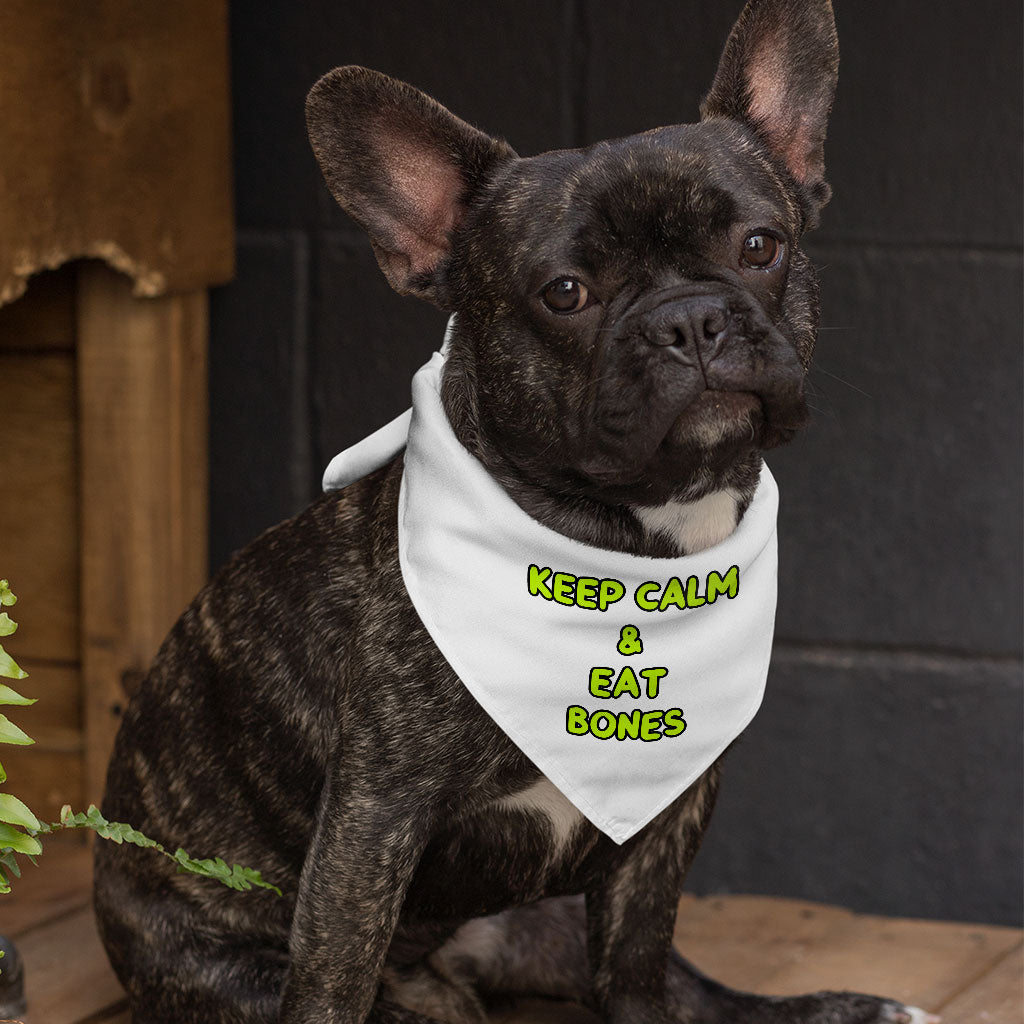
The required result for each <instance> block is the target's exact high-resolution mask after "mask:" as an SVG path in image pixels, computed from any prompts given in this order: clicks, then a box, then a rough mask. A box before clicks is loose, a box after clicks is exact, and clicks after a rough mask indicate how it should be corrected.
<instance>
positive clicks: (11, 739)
mask: <svg viewBox="0 0 1024 1024" xmlns="http://www.w3.org/2000/svg"><path fill="white" fill-rule="evenodd" d="M0 743H14V744H16V745H17V746H19V747H27V746H28V745H29V744H30V743H35V740H34V739H32V737H31V736H29V735H27V734H26V733H24V732H22V731H21V729H19V728H18V727H17V726H16V725H15V724H14V723H13V722H12V721H11V720H10V719H9V718H8V717H7V716H6V715H0Z"/></svg>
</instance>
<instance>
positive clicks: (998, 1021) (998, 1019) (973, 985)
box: [939, 943, 1024, 1024]
mask: <svg viewBox="0 0 1024 1024" xmlns="http://www.w3.org/2000/svg"><path fill="white" fill-rule="evenodd" d="M939 1009H940V1010H941V1013H942V1018H943V1020H945V1021H948V1022H949V1024H1021V1021H1024V946H1021V945H1020V944H1019V943H1018V944H1017V945H1016V946H1015V947H1014V948H1013V949H1012V950H1010V952H1008V953H1007V954H1006V955H1005V956H1004V957H1003V958H1002V959H1001V960H999V961H998V962H997V963H996V964H994V965H993V966H992V967H990V968H989V969H988V970H986V971H985V972H984V973H982V974H981V975H980V976H979V977H977V978H974V979H971V981H970V983H969V984H967V985H965V986H964V988H963V989H962V990H961V991H960V992H958V993H957V995H956V996H955V997H954V998H953V999H950V1000H949V1001H948V1002H947V1003H945V1004H943V1005H942V1006H941V1007H940V1008H939Z"/></svg>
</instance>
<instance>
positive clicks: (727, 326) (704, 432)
mask: <svg viewBox="0 0 1024 1024" xmlns="http://www.w3.org/2000/svg"><path fill="white" fill-rule="evenodd" d="M837 66H838V50H837V45H836V39H835V26H834V21H833V17H832V10H831V4H830V0H750V2H749V3H748V4H747V7H746V8H745V9H744V11H743V13H742V14H741V16H740V18H739V21H738V22H737V23H736V26H735V27H734V29H733V31H732V34H731V35H730V37H729V40H728V42H727V44H726V47H725V51H724V53H723V55H722V58H721V62H720V65H719V68H718V72H717V74H716V76H715V79H714V82H713V83H712V86H711V89H710V91H709V93H708V95H707V96H706V98H705V100H704V102H703V104H702V106H701V120H700V122H699V123H697V124H682V125H673V126H670V127H664V128H656V129H653V130H651V131H647V132H643V133H642V134H639V135H632V136H629V137H628V138H623V139H615V140H611V141H607V142H600V143H597V144H596V145H593V146H589V147H587V148H585V149H578V150H559V151H555V152H550V153H543V154H541V155H539V156H534V157H519V156H517V155H516V153H515V152H513V150H512V149H511V148H510V147H509V146H508V145H507V144H506V143H505V142H504V141H502V140H500V139H496V138H492V137H491V136H488V135H485V134H483V133H482V132H480V131H478V130H476V129H475V128H473V127H471V126H470V125H468V124H466V123H465V122H463V121H461V120H459V119H458V118H457V117H455V116H454V115H453V114H451V113H449V112H448V111H447V110H446V109H445V108H444V107H442V106H440V105H439V104H438V103H436V102H434V101H433V100H431V99H430V98H429V97H427V96H425V95H424V94H423V93H421V92H419V91H417V90H416V89H413V88H412V87H411V86H409V85H406V84H404V83H402V82H398V81H395V80H393V79H390V78H388V77H386V76H384V75H381V74H379V73H377V72H373V71H368V70H366V69H364V68H359V67H342V68H337V69H335V70H334V71H331V72H330V73H329V74H327V75H325V76H324V77H323V78H321V79H320V81H319V82H317V83H316V85H315V86H314V87H313V89H312V91H311V92H310V95H309V99H308V101H307V108H306V109H307V122H308V126H309V133H310V138H311V140H312V143H313V148H314V150H315V152H316V155H317V158H318V160H319V162H320V166H321V168H322V169H323V172H324V176H325V177H326V180H327V183H328V186H329V187H330V189H331V191H332V192H333V194H334V196H335V197H336V199H337V200H338V202H339V203H340V204H341V206H342V207H343V208H344V209H345V210H346V211H347V212H348V213H349V214H350V215H351V216H352V217H354V218H355V220H357V221H358V222H359V223H360V224H361V225H362V226H363V227H364V228H365V229H366V231H367V233H368V234H369V236H370V239H371V242H372V244H373V248H374V251H375V253H376V255H377V259H378V261H379V263H380V265H381V268H382V269H383V271H384V273H385V274H386V275H387V277H388V280H389V281H390V282H391V284H392V286H393V287H394V288H395V289H396V290H397V291H399V292H402V293H411V294H415V295H419V296H421V297H423V298H426V299H428V300H430V301H432V302H434V303H436V304H437V305H439V306H441V307H442V308H444V309H448V310H452V311H455V312H456V313H457V316H456V323H455V329H454V331H453V337H452V343H451V350H450V355H449V358H448V362H447V366H446V371H445V378H444V384H443V397H444V402H445V408H446V409H447V411H448V415H449V419H450V420H451V422H452V425H453V427H454V429H455V431H456V433H457V434H458V435H459V437H460V439H461V440H462V441H463V442H464V443H465V444H466V445H467V446H468V447H469V448H470V449H471V450H472V451H474V453H475V454H476V455H477V456H478V457H479V458H481V459H482V461H483V462H484V463H485V465H488V467H489V468H491V469H492V471H495V472H496V473H497V475H499V476H501V477H502V478H503V479H505V480H509V479H512V480H516V479H518V480H522V481H527V482H529V483H530V484H531V485H533V486H536V487H540V488H543V489H544V490H545V491H546V492H548V493H551V494H555V495H559V496H561V497H566V498H569V499H573V498H590V499H597V500H600V501H603V502H608V503H611V504H619V503H623V502H629V503H637V504H645V505H651V504H657V503H661V502H664V501H666V500H668V499H669V498H692V497H696V496H699V495H700V494H702V493H705V492H707V491H709V490H712V489H715V488H718V487H721V486H723V485H724V484H726V483H730V482H734V479H735V477H736V476H737V474H739V476H740V478H741V479H744V480H746V481H747V482H748V483H749V480H750V477H751V472H752V467H755V468H754V469H753V472H754V474H755V475H756V465H757V461H758V454H759V452H760V451H762V450H764V449H766V448H770V447H773V446H775V445H778V444H779V443H781V442H783V441H786V440H787V439H788V438H789V437H791V436H792V434H793V433H794V431H795V430H796V429H797V428H798V427H799V426H800V425H801V423H802V422H803V421H804V419H805V418H806V408H805V402H804V377H805V374H806V372H807V369H808V366H809V362H810V358H811V352H812V349H813V346H814V339H815V334H816V330H817V317H818V313H817V282H816V277H815V274H814V270H813V268H812V266H811V265H810V263H809V261H808V260H807V258H806V257H805V256H804V255H803V254H802V253H801V252H800V250H799V248H798V243H799V239H800V237H801V235H802V233H803V232H804V231H805V230H806V229H807V228H809V227H811V226H813V225H814V224H816V222H817V218H818V213H819V210H820V208H821V207H822V206H823V205H824V203H825V202H827V200H828V197H829V187H828V185H827V184H826V183H825V180H824V161H823V142H824V138H825V129H826V121H827V117H828V113H829V110H830V107H831V104H832V97H833V93H834V89H835V83H836V75H837Z"/></svg>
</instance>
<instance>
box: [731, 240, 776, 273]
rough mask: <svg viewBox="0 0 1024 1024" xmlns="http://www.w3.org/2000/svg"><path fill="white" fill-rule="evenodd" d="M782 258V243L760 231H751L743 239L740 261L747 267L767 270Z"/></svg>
mask: <svg viewBox="0 0 1024 1024" xmlns="http://www.w3.org/2000/svg"><path fill="white" fill-rule="evenodd" d="M781 258H782V243H781V242H780V241H779V240H778V239H777V238H776V237H775V236H774V235H769V234H766V233H765V232H762V231H751V232H750V234H749V235H747V237H746V238H744V239H743V251H742V253H741V254H740V259H741V261H742V262H743V263H745V264H746V265H747V266H748V267H757V268H758V269H759V270H768V269H770V268H771V267H774V266H776V265H777V264H778V263H779V261H780V260H781Z"/></svg>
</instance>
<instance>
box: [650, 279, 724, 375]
mask: <svg viewBox="0 0 1024 1024" xmlns="http://www.w3.org/2000/svg"><path fill="white" fill-rule="evenodd" d="M729 320H730V317H729V310H728V309H727V307H726V304H725V302H724V300H722V299H719V298H716V297H715V296H713V295H693V296H689V297H688V298H683V299H676V300H675V301H672V302H666V303H664V304H662V305H661V306H659V307H658V308H657V309H655V310H654V311H653V312H652V313H651V314H650V316H648V317H647V319H646V322H645V323H644V325H643V335H644V337H645V338H646V339H647V340H648V341H649V342H650V343H651V344H652V345H656V346H659V347H664V348H669V347H671V348H673V349H674V350H675V351H676V353H677V354H678V355H679V356H681V357H683V358H689V359H691V360H693V361H694V362H702V363H706V362H707V361H708V360H709V359H711V358H712V357H713V356H714V354H715V352H716V351H717V350H718V347H719V345H720V344H721V343H722V341H723V340H724V337H725V334H726V332H727V329H728V327H729Z"/></svg>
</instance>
